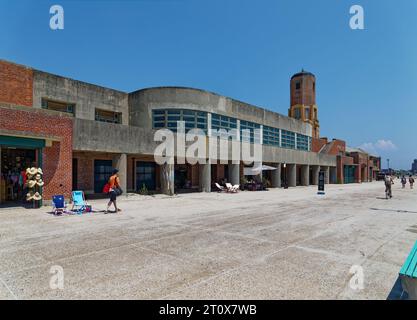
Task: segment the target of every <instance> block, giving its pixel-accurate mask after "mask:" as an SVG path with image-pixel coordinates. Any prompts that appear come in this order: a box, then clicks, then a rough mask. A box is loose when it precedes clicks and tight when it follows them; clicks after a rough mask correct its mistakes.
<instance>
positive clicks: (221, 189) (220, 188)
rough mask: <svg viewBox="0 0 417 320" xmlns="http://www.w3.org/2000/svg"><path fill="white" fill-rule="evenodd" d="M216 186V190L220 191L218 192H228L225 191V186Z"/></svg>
mask: <svg viewBox="0 0 417 320" xmlns="http://www.w3.org/2000/svg"><path fill="white" fill-rule="evenodd" d="M215 185H216V188H217V189H218V192H223V191H226V190H225V189H224V187H223V186H221V185H219V184H218V183H217V182H216V183H215Z"/></svg>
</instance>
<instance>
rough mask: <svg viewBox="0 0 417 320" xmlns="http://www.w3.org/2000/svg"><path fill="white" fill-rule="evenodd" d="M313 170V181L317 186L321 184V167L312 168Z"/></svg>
mask: <svg viewBox="0 0 417 320" xmlns="http://www.w3.org/2000/svg"><path fill="white" fill-rule="evenodd" d="M312 168H313V181H312V184H313V185H315V186H317V185H318V184H319V172H320V166H312Z"/></svg>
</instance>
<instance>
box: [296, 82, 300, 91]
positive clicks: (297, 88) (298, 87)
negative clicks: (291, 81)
mask: <svg viewBox="0 0 417 320" xmlns="http://www.w3.org/2000/svg"><path fill="white" fill-rule="evenodd" d="M300 88H301V82H296V83H295V89H296V90H300Z"/></svg>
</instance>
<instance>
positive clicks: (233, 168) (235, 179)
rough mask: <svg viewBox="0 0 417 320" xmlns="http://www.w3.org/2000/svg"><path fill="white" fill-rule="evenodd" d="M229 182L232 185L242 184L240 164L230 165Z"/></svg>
mask: <svg viewBox="0 0 417 320" xmlns="http://www.w3.org/2000/svg"><path fill="white" fill-rule="evenodd" d="M229 180H230V181H229V182H230V183H231V184H232V185H235V184H240V164H234V163H232V164H230V165H229Z"/></svg>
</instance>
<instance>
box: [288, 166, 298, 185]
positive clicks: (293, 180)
mask: <svg viewBox="0 0 417 320" xmlns="http://www.w3.org/2000/svg"><path fill="white" fill-rule="evenodd" d="M287 174H288V187H296V186H297V165H295V164H287Z"/></svg>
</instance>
